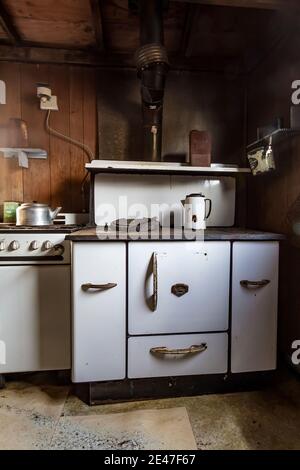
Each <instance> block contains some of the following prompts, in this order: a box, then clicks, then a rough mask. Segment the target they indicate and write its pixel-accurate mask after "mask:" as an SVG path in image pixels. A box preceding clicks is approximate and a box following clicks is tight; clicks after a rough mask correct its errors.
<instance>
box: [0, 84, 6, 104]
mask: <svg viewBox="0 0 300 470" xmlns="http://www.w3.org/2000/svg"><path fill="white" fill-rule="evenodd" d="M0 104H6V85H5V82H4V81H3V80H0Z"/></svg>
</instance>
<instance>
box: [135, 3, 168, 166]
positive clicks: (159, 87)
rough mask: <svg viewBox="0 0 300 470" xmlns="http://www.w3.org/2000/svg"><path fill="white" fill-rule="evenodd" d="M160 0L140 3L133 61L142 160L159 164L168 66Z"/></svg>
mask: <svg viewBox="0 0 300 470" xmlns="http://www.w3.org/2000/svg"><path fill="white" fill-rule="evenodd" d="M163 4H164V2H163V1H161V0H140V1H139V16H140V42H141V47H140V48H139V49H138V50H137V51H136V54H135V59H136V65H137V70H138V77H139V78H140V80H141V98H142V120H143V159H144V160H152V161H161V146H162V115H163V97H164V88H165V79H166V75H167V72H168V68H169V64H168V57H167V52H166V49H165V48H164V45H163V44H164V35H163Z"/></svg>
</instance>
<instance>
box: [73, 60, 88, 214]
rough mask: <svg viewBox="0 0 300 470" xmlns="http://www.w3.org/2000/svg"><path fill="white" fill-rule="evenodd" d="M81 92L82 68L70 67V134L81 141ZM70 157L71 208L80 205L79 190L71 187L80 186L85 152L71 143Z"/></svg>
mask: <svg viewBox="0 0 300 470" xmlns="http://www.w3.org/2000/svg"><path fill="white" fill-rule="evenodd" d="M83 93H84V81H83V70H82V69H80V68H72V69H71V70H70V136H71V137H72V138H74V139H77V140H80V141H81V142H84V129H83V119H82V117H83V99H84V96H83ZM70 158H71V159H70V178H71V207H72V208H73V207H80V206H81V205H82V193H81V191H74V190H73V188H76V187H77V188H80V185H81V182H82V179H83V176H84V164H85V153H84V151H83V150H82V149H80V148H79V147H77V146H74V145H71V146H70Z"/></svg>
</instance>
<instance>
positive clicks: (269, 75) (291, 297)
mask: <svg viewBox="0 0 300 470" xmlns="http://www.w3.org/2000/svg"><path fill="white" fill-rule="evenodd" d="M299 46H300V34H299V33H295V34H294V35H293V36H292V37H289V38H288V40H286V41H284V42H282V44H281V45H280V46H279V47H278V48H276V49H275V50H274V51H273V53H272V54H271V55H270V56H269V57H268V58H267V60H266V61H265V62H264V63H263V64H262V65H261V66H260V67H259V68H258V69H257V70H256V71H255V72H254V73H253V74H252V75H250V77H249V80H248V142H251V141H252V140H253V139H254V138H255V135H256V128H257V127H258V126H263V125H266V124H268V123H270V122H272V121H273V119H274V118H275V117H277V116H278V117H283V119H284V125H285V126H287V127H289V126H290V106H291V84H292V81H293V80H297V79H298V80H300V63H299V58H298V55H299ZM274 151H275V159H276V165H277V172H276V173H275V174H268V175H264V176H257V177H250V178H249V179H248V194H247V199H248V213H247V225H248V226H249V227H252V228H257V229H261V230H269V231H275V232H281V233H285V234H286V235H287V242H286V243H285V244H283V245H282V248H281V256H280V304H279V305H280V309H279V310H280V328H279V336H280V347H281V350H282V351H283V352H284V354H285V355H286V356H288V357H289V356H290V355H291V353H292V350H291V342H292V341H293V340H294V339H300V295H299V284H300V236H299V235H296V234H295V232H294V229H293V224H294V223H295V222H297V221H300V138H299V137H297V138H294V139H289V140H287V141H285V142H282V143H281V144H280V145H278V146H276V147H274Z"/></svg>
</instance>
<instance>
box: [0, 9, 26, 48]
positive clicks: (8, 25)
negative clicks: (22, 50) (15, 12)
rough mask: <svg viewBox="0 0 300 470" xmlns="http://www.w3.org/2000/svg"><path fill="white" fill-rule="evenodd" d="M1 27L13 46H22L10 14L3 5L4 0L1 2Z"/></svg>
mask: <svg viewBox="0 0 300 470" xmlns="http://www.w3.org/2000/svg"><path fill="white" fill-rule="evenodd" d="M0 25H1V26H2V29H3V30H4V31H5V33H6V34H7V38H8V41H9V42H11V43H12V44H20V43H21V37H20V35H19V33H18V31H17V29H16V27H15V26H14V24H13V22H12V20H11V18H10V16H9V14H8V13H7V11H6V8H5V6H4V5H3V2H2V0H0Z"/></svg>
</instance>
